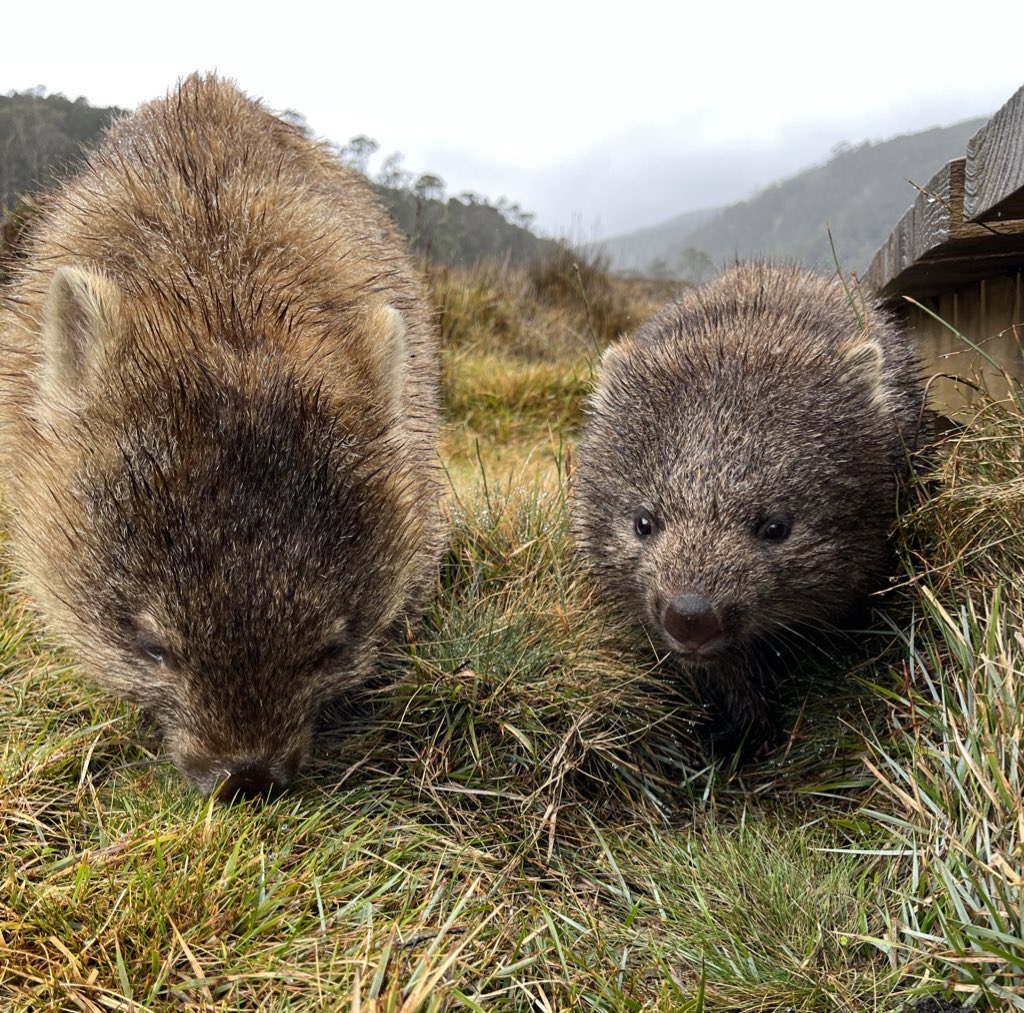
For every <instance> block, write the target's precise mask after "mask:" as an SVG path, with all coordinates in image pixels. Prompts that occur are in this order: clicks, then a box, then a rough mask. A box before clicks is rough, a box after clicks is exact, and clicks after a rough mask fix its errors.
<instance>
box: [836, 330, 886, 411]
mask: <svg viewBox="0 0 1024 1013" xmlns="http://www.w3.org/2000/svg"><path fill="white" fill-rule="evenodd" d="M843 359H844V361H845V363H846V366H847V368H848V369H849V371H850V376H851V377H853V378H854V379H856V380H858V381H859V382H861V383H863V384H864V385H865V386H866V387H867V388H868V390H870V391H871V396H872V399H873V400H875V401H885V399H886V390H885V379H884V375H883V372H882V367H883V366H884V364H885V353H884V352H883V351H882V346H881V345H880V344H878V342H877V341H872V340H871V339H870V338H865V339H863V340H858V341H851V342H848V343H847V344H846V345H845V346H844V347H843Z"/></svg>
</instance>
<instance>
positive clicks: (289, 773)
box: [183, 753, 300, 804]
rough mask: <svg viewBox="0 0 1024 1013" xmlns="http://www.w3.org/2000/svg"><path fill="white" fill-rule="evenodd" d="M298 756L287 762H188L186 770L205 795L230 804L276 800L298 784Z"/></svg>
mask: <svg viewBox="0 0 1024 1013" xmlns="http://www.w3.org/2000/svg"><path fill="white" fill-rule="evenodd" d="M299 759H300V756H299V754H298V753H294V754H292V755H291V756H289V757H286V758H284V759H271V760H264V759H239V760H235V761H231V760H214V761H209V760H192V761H189V760H186V761H185V763H184V765H183V769H184V771H185V773H186V774H187V775H188V777H189V779H190V780H191V781H192V783H193V784H194V785H195V786H196V787H197V788H198V789H199V790H200V791H202V792H203V793H204V794H207V795H209V794H213V795H214V796H215V797H216V799H217V801H218V802H224V803H227V804H230V803H232V802H244V801H249V800H252V799H263V800H266V801H269V800H270V799H273V798H277V797H278V796H279V795H281V794H282V793H283V792H284V791H286V790H287V788H288V786H289V785H290V784H291V783H292V781H293V780H295V775H296V773H298V769H299Z"/></svg>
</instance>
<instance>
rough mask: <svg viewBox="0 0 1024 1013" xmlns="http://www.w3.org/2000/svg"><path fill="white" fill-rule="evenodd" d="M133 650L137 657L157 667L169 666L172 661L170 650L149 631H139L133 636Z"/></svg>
mask: <svg viewBox="0 0 1024 1013" xmlns="http://www.w3.org/2000/svg"><path fill="white" fill-rule="evenodd" d="M135 650H136V652H137V653H138V655H139V657H141V658H143V659H144V660H146V661H155V662H156V663H157V664H158V665H170V664H171V661H172V660H173V659H172V656H171V651H170V648H168V646H167V645H166V644H165V643H164V642H163V641H162V640H160V639H159V637H157V636H155V635H154V634H153V633H151V632H150V631H149V630H139V631H138V633H136V634H135Z"/></svg>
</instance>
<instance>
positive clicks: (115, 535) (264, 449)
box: [0, 76, 444, 798]
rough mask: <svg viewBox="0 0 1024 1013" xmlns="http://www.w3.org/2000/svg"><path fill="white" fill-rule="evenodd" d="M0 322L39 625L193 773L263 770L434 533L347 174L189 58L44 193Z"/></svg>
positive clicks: (17, 544)
mask: <svg viewBox="0 0 1024 1013" xmlns="http://www.w3.org/2000/svg"><path fill="white" fill-rule="evenodd" d="M0 342H2V355H3V363H2V370H0V372H2V375H0V444H2V445H0V452H2V476H3V482H4V485H5V487H6V488H5V493H6V499H7V503H8V506H9V514H10V516H11V520H12V536H13V538H12V542H13V549H14V553H15V558H16V562H17V565H18V568H19V569H20V572H21V573H22V574H23V577H24V583H25V585H26V586H27V589H28V591H29V592H30V594H31V596H32V597H33V598H34V599H35V601H36V603H37V604H38V606H39V607H40V609H41V610H42V612H43V613H44V615H45V617H46V619H47V621H48V623H49V625H50V627H51V629H52V630H53V632H54V633H55V634H56V635H57V636H58V637H59V638H60V639H61V640H63V641H64V642H65V643H67V644H68V645H69V646H70V647H71V648H72V650H73V651H74V653H75V655H76V656H77V658H78V659H79V660H80V662H81V663H82V665H83V667H84V668H85V669H86V670H87V671H88V672H89V673H91V674H92V675H93V676H94V677H95V678H96V679H97V680H98V681H99V682H101V683H102V684H103V685H104V686H106V687H108V688H109V689H110V690H112V691H113V692H115V693H118V694H120V695H122V696H124V697H126V698H127V699H129V700H132V701H134V702H135V703H137V704H139V705H140V706H141V707H143V708H144V709H145V710H146V711H147V712H149V713H150V714H152V716H153V717H155V718H156V719H157V721H158V722H159V724H160V725H161V726H162V728H163V730H164V733H165V742H166V747H167V749H168V750H169V753H170V756H171V758H172V759H173V761H174V763H175V764H176V765H177V766H178V767H179V768H180V769H181V770H182V772H184V773H185V775H187V777H188V778H189V779H190V780H191V781H192V782H193V783H194V784H195V785H196V786H198V787H199V788H200V789H201V790H203V791H213V790H215V789H218V790H219V792H220V794H221V796H222V797H224V798H230V797H233V796H234V795H236V794H241V795H258V794H263V793H265V792H271V791H274V790H276V789H279V788H283V787H284V786H286V785H287V784H288V783H289V782H290V781H291V780H292V779H293V777H294V776H295V773H296V770H297V769H298V767H299V765H300V764H301V762H302V760H303V758H304V756H305V755H306V753H307V751H308V749H309V746H310V740H311V736H312V729H313V726H314V721H315V718H316V715H317V714H318V711H319V710H320V708H321V707H322V705H323V704H325V703H326V702H328V701H330V700H332V699H335V698H338V697H344V696H346V695H348V694H349V693H351V692H352V691H353V690H355V689H357V688H358V687H360V686H361V685H362V684H363V683H364V682H365V680H366V677H367V674H368V672H369V670H370V669H371V667H372V665H373V662H374V660H375V657H376V655H377V652H378V650H379V648H380V646H381V643H382V641H383V640H384V639H385V637H386V636H387V635H388V634H389V633H393V632H394V631H395V630H396V629H398V627H399V626H400V624H401V623H402V622H403V620H404V618H405V617H406V616H407V615H408V614H410V612H413V611H415V609H416V608H417V607H418V606H419V605H421V604H422V600H423V598H424V596H425V593H426V592H427V591H428V589H429V587H430V586H431V584H432V582H433V579H434V572H435V567H436V564H437V561H438V557H439V554H440V550H441V547H442V542H443V530H444V529H443V522H442V512H441V487H440V483H439V480H438V475H437V470H436V468H437V464H436V441H437V429H438V393H437V380H438V362H437V355H436V348H435V341H434V335H433V332H432V327H431V324H430V320H429V314H428V310H427V307H426V305H425V298H424V294H423V292H422V291H421V287H420V284H419V283H418V281H417V280H416V278H415V276H414V273H413V271H412V270H411V268H410V265H409V262H408V261H407V259H406V257H405V255H404V253H403V251H402V244H401V243H400V241H399V239H398V238H397V236H396V234H395V232H394V230H393V228H392V226H391V225H390V223H389V222H388V220H387V218H386V217H385V215H384V213H383V212H382V211H381V210H380V209H379V208H378V206H377V204H376V202H375V200H374V198H373V196H372V195H371V193H370V191H369V189H368V187H367V186H366V184H365V182H364V181H363V180H362V179H361V178H359V177H357V176H355V175H354V174H353V173H351V172H349V171H347V170H345V169H344V168H342V167H340V166H339V165H338V164H337V163H336V162H335V161H334V160H333V159H332V158H331V157H330V156H329V155H328V153H327V152H325V151H324V150H323V149H322V148H321V147H320V146H318V145H316V144H314V143H312V142H310V141H308V140H306V139H305V138H303V137H302V136H301V135H300V134H299V132H297V131H296V130H294V129H293V128H292V127H290V126H288V125H287V124H285V123H283V122H281V121H280V120H278V119H276V118H275V117H273V116H271V115H270V114H269V113H268V112H266V111H265V110H264V109H263V108H262V107H261V106H260V105H259V104H258V103H256V102H254V101H252V100H250V99H248V98H246V97H245V96H244V95H243V94H241V93H240V92H239V91H238V90H237V89H236V88H235V87H234V86H233V85H231V84H228V83H226V82H223V81H219V80H217V79H216V78H214V77H207V78H200V77H196V76H193V77H191V78H189V79H188V80H186V81H185V82H184V83H183V84H182V85H181V86H180V87H179V88H178V89H177V90H176V91H175V92H173V93H172V94H171V95H169V96H168V97H167V98H166V99H163V100H160V101H156V102H152V103H150V104H148V105H145V106H143V107H142V108H140V109H139V110H138V112H137V113H135V114H134V115H132V116H130V117H128V118H127V119H124V120H122V121H120V122H119V123H116V124H115V125H114V126H113V127H112V128H111V130H110V132H109V135H108V137H107V139H106V141H105V143H104V144H103V146H102V147H101V148H100V149H99V150H98V151H97V152H96V153H94V154H93V155H92V156H91V157H90V159H89V162H88V167H87V169H86V170H85V171H83V172H82V173H81V174H80V175H79V176H78V177H76V178H75V179H73V180H71V181H70V182H69V183H68V184H67V185H65V186H63V187H62V188H60V190H59V191H58V192H56V193H55V194H54V195H53V196H52V197H51V198H50V199H49V200H48V201H47V202H46V203H45V205H44V207H43V209H42V213H41V216H40V219H39V221H38V223H37V224H36V225H35V227H34V234H33V236H32V239H31V241H30V245H29V247H28V259H27V261H26V262H25V265H24V268H23V270H21V271H20V273H19V274H18V276H17V277H16V279H15V282H14V284H13V287H12V288H11V289H10V290H9V291H8V293H7V294H6V298H5V315H4V317H3V319H2V321H0Z"/></svg>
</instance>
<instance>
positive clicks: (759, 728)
mask: <svg viewBox="0 0 1024 1013" xmlns="http://www.w3.org/2000/svg"><path fill="white" fill-rule="evenodd" d="M781 739H782V734H781V731H780V729H779V726H778V725H777V724H776V722H775V720H774V719H773V718H771V717H769V716H767V715H766V716H764V717H761V718H758V719H755V720H754V721H751V722H750V723H749V724H746V725H737V724H732V723H728V722H725V721H722V722H720V723H716V724H714V725H712V726H711V727H710V728H709V729H708V752H709V754H710V756H711V757H712V759H714V760H716V761H719V762H722V761H724V762H726V763H729V762H733V763H735V764H736V765H737V766H739V765H742V764H746V763H753V762H755V761H757V760H762V759H764V758H765V757H766V756H768V754H769V753H771V752H772V751H773V750H774V749H776V747H777V746H778V745H779V743H780V742H781Z"/></svg>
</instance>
